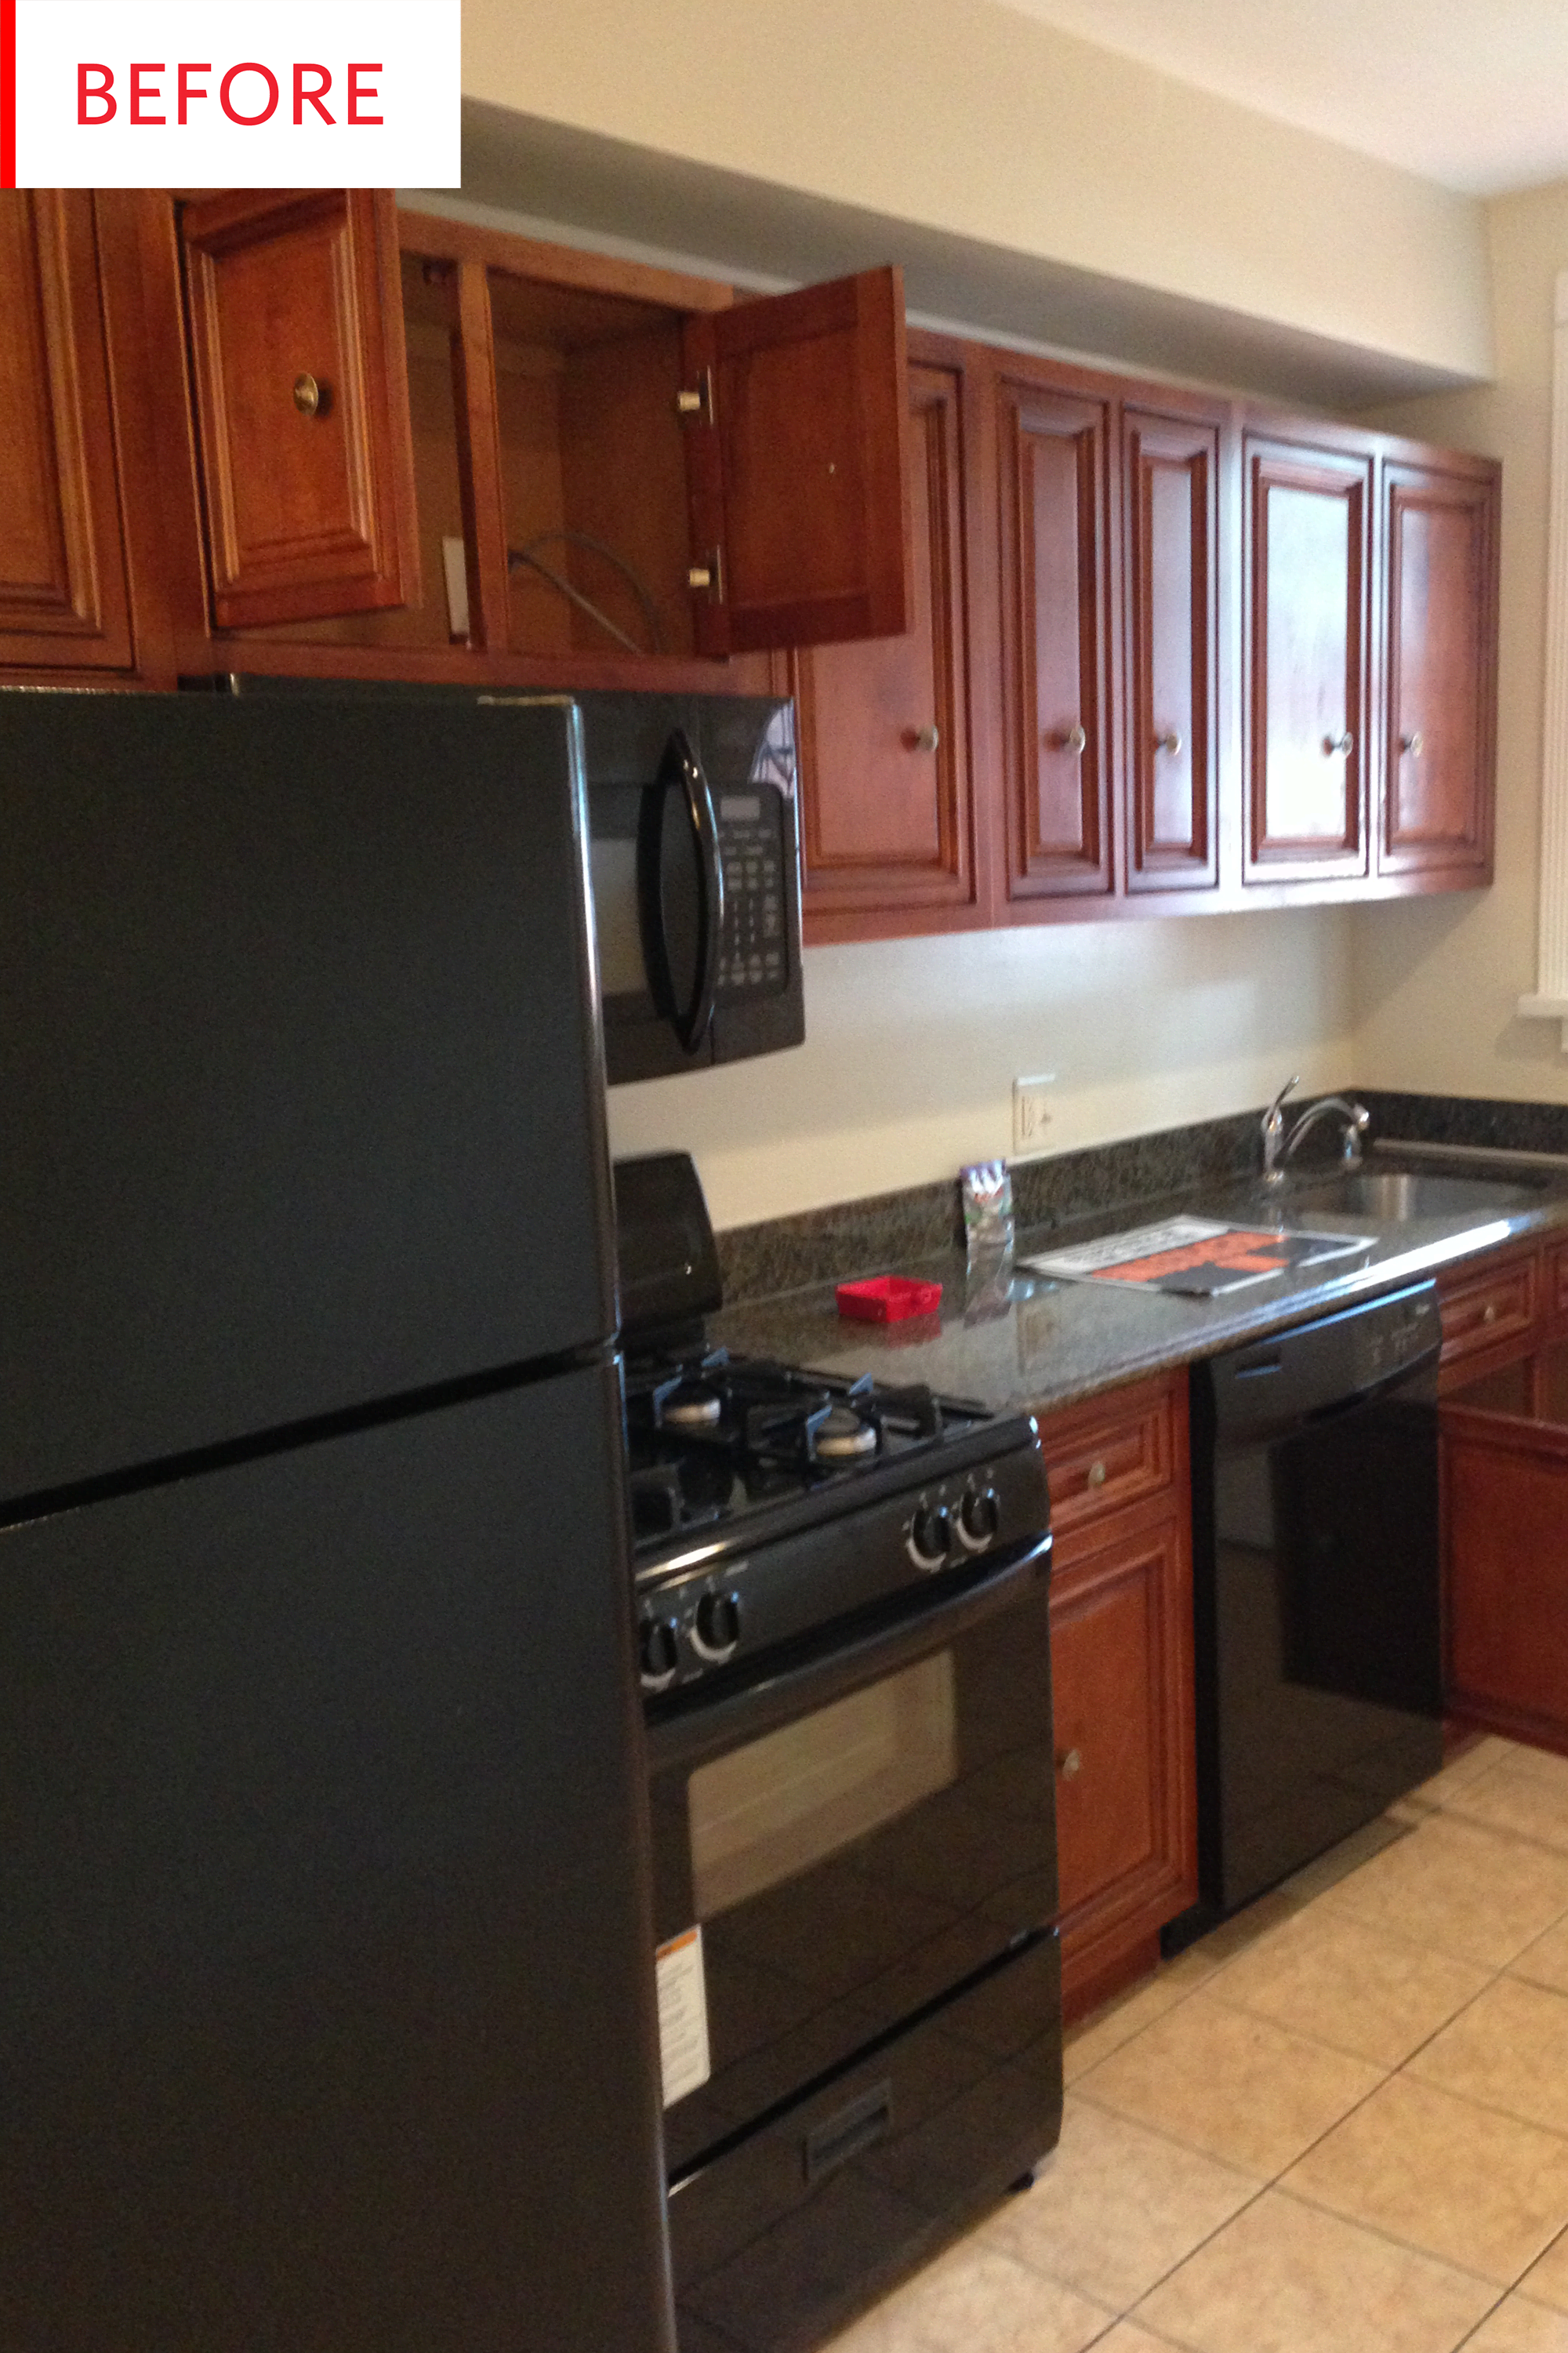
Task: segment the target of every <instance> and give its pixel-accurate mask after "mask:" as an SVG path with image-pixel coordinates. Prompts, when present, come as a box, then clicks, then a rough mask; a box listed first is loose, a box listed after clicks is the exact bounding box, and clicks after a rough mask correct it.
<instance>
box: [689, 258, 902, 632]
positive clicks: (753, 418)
mask: <svg viewBox="0 0 1568 2353" xmlns="http://www.w3.org/2000/svg"><path fill="white" fill-rule="evenodd" d="M684 353H685V360H686V365H687V371H688V375H687V381H688V384H689V385H691V386H693V387H695V388H697V390H698V392H699V396H700V400H699V405H696V406H692V407H691V408H690V410H689V432H688V438H687V480H688V484H689V494H690V506H691V538H692V561H693V566H694V575H693V593H694V596H695V598H696V606H695V613H696V635H697V642H698V645H699V647H700V650H701V651H702V652H704V653H707V654H729V653H745V652H751V651H755V650H760V649H767V648H771V647H774V646H808V645H826V644H831V643H833V642H835V641H838V640H842V639H846V638H886V637H897V636H899V635H900V634H901V633H902V632H903V630H905V629H906V628H908V627H909V622H910V609H911V604H912V597H911V587H910V533H909V527H908V517H907V513H906V507H907V501H908V492H907V488H906V484H907V466H906V455H907V453H906V446H905V445H906V442H907V440H908V437H909V422H908V417H909V387H908V382H907V369H906V364H905V350H904V289H903V279H902V276H901V274H900V272H899V271H898V270H897V269H873V270H869V271H868V272H867V273H866V274H865V275H863V276H861V277H858V278H843V279H838V280H835V281H834V282H833V283H832V284H830V285H826V286H807V287H805V288H803V289H802V290H801V291H800V292H798V293H795V294H782V295H776V296H774V297H773V298H772V299H770V300H769V301H761V302H740V303H737V304H736V305H735V307H734V308H733V309H732V310H729V311H718V312H715V313H710V314H707V315H705V316H701V317H696V318H692V319H690V320H689V321H688V322H687V325H686V328H685V332H684ZM702 574H705V575H707V577H706V579H705V580H704V579H701V578H700V577H699V576H698V575H702Z"/></svg>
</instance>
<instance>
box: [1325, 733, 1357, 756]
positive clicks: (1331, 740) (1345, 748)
mask: <svg viewBox="0 0 1568 2353" xmlns="http://www.w3.org/2000/svg"><path fill="white" fill-rule="evenodd" d="M1354 750H1355V737H1354V736H1353V735H1352V733H1351V732H1350V730H1349V729H1348V728H1347V729H1346V730H1345V733H1343V734H1342V735H1325V736H1324V738H1323V754H1324V757H1325V758H1327V759H1330V760H1331V759H1332V758H1333V756H1334V754H1335V753H1336V752H1342V753H1343V754H1345V756H1346V758H1347V759H1348V758H1349V756H1350V754H1352V752H1353V751H1354Z"/></svg>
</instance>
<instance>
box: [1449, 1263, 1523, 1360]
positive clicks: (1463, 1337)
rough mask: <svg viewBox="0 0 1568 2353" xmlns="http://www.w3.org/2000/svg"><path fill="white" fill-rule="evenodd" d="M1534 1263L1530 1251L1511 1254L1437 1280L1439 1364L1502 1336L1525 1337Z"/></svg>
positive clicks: (1491, 1344)
mask: <svg viewBox="0 0 1568 2353" xmlns="http://www.w3.org/2000/svg"><path fill="white" fill-rule="evenodd" d="M1535 1269H1536V1261H1535V1260H1534V1258H1533V1257H1531V1258H1520V1259H1514V1260H1512V1261H1510V1263H1509V1264H1508V1265H1507V1266H1502V1267H1492V1268H1489V1269H1487V1270H1486V1271H1484V1272H1483V1273H1480V1274H1475V1275H1471V1276H1470V1277H1468V1279H1467V1280H1460V1281H1458V1282H1444V1283H1442V1284H1441V1285H1440V1286H1439V1292H1438V1295H1439V1298H1440V1300H1441V1303H1442V1311H1443V1356H1442V1362H1443V1365H1444V1366H1445V1368H1447V1366H1451V1365H1455V1364H1459V1363H1462V1362H1465V1361H1466V1360H1468V1358H1470V1357H1473V1356H1480V1355H1482V1354H1483V1353H1484V1352H1486V1351H1488V1350H1489V1349H1492V1348H1495V1347H1498V1346H1499V1345H1501V1344H1502V1343H1503V1342H1505V1341H1509V1340H1513V1341H1523V1340H1527V1339H1528V1338H1529V1336H1530V1334H1531V1329H1532V1328H1533V1326H1534V1323H1535V1304H1536V1280H1535Z"/></svg>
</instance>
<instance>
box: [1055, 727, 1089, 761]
mask: <svg viewBox="0 0 1568 2353" xmlns="http://www.w3.org/2000/svg"><path fill="white" fill-rule="evenodd" d="M1046 741H1047V744H1051V745H1053V746H1054V747H1055V748H1056V749H1057V750H1058V751H1062V752H1070V753H1071V754H1072V756H1073V758H1074V759H1075V760H1076V759H1077V758H1078V757H1079V754H1080V753H1083V752H1087V751H1088V749H1089V737H1088V736H1087V735H1086V734H1085V733H1084V731H1083V726H1082V723H1081V722H1080V721H1079V720H1076V719H1075V720H1074V722H1073V723H1072V725H1071V726H1070V727H1064V728H1063V729H1062V731H1061V733H1060V734H1058V735H1047V738H1046Z"/></svg>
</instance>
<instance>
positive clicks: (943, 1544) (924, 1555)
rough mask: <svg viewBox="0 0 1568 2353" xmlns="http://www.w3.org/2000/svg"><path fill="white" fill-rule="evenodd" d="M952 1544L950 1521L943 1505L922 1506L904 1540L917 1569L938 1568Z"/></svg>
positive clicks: (950, 1516) (911, 1522) (950, 1518)
mask: <svg viewBox="0 0 1568 2353" xmlns="http://www.w3.org/2000/svg"><path fill="white" fill-rule="evenodd" d="M905 1543H906V1546H907V1547H908V1550H909V1556H910V1559H911V1560H912V1561H913V1562H914V1565H915V1567H917V1568H940V1567H942V1563H943V1561H945V1560H946V1558H947V1554H948V1546H950V1545H951V1544H952V1515H951V1514H950V1513H949V1511H948V1509H947V1506H946V1504H921V1507H920V1509H919V1511H918V1512H917V1513H916V1514H915V1515H914V1518H913V1519H912V1520H911V1521H910V1532H909V1535H908V1536H907V1537H906V1538H905Z"/></svg>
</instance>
